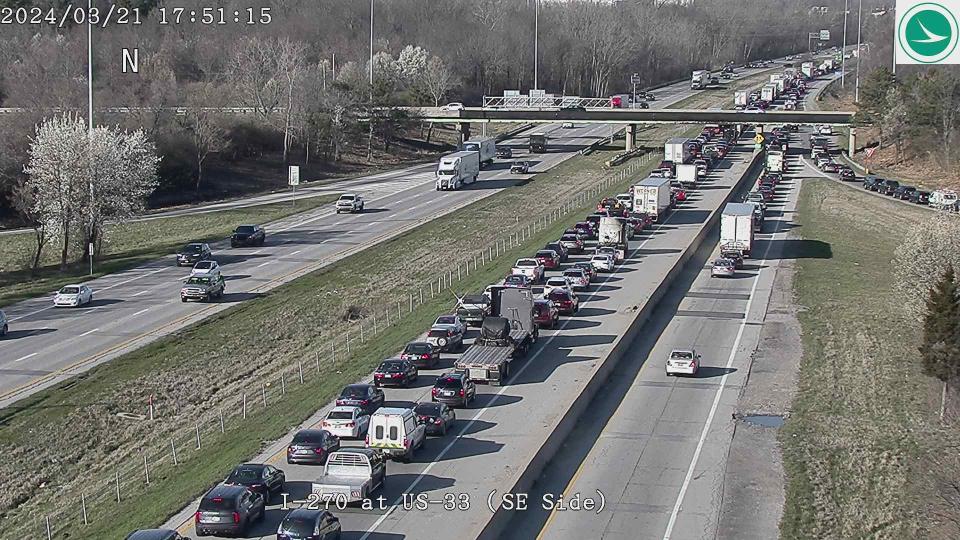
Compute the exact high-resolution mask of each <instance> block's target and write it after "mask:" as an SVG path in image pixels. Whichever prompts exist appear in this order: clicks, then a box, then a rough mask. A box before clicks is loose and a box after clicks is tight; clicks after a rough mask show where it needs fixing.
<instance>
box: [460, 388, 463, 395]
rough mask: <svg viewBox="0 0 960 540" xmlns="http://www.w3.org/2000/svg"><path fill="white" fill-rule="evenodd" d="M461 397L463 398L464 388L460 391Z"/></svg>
mask: <svg viewBox="0 0 960 540" xmlns="http://www.w3.org/2000/svg"><path fill="white" fill-rule="evenodd" d="M460 397H463V388H461V389H460Z"/></svg>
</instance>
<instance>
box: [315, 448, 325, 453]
mask: <svg viewBox="0 0 960 540" xmlns="http://www.w3.org/2000/svg"><path fill="white" fill-rule="evenodd" d="M313 453H314V454H322V453H323V448H314V449H313Z"/></svg>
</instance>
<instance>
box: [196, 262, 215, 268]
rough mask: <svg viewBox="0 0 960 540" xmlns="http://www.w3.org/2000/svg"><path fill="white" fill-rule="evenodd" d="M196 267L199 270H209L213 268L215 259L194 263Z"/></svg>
mask: <svg viewBox="0 0 960 540" xmlns="http://www.w3.org/2000/svg"><path fill="white" fill-rule="evenodd" d="M194 268H195V269H197V270H209V269H210V268H213V261H200V262H198V263H197V264H196V265H194Z"/></svg>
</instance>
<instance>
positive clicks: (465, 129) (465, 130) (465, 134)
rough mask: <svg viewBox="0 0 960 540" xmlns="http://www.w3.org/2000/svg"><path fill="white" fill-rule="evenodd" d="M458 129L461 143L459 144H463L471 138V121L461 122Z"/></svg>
mask: <svg viewBox="0 0 960 540" xmlns="http://www.w3.org/2000/svg"><path fill="white" fill-rule="evenodd" d="M457 131H459V132H460V143H459V145H458V146H463V143H465V142H467V141H469V140H470V122H460V123H459V124H457Z"/></svg>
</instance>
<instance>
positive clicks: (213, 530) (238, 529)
mask: <svg viewBox="0 0 960 540" xmlns="http://www.w3.org/2000/svg"><path fill="white" fill-rule="evenodd" d="M265 506H266V504H265V501H264V498H263V495H260V494H259V493H254V492H253V491H250V490H249V489H247V488H245V487H243V486H228V485H226V484H220V485H218V486H215V487H214V488H213V489H211V490H210V491H208V492H207V493H206V495H204V496H203V498H202V499H200V506H199V507H198V508H197V513H196V514H194V518H193V519H194V522H195V523H194V527H195V528H196V530H197V536H210V535H214V534H215V535H217V536H223V535H227V534H229V535H237V536H246V534H247V531H248V530H249V529H250V525H251V524H253V522H255V521H260V520H262V519H263V516H264V514H265V513H266V509H265Z"/></svg>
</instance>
